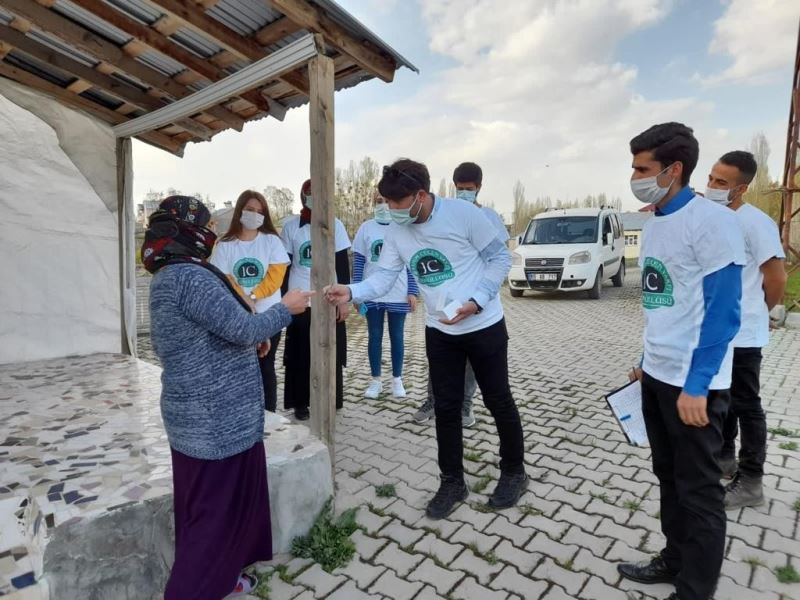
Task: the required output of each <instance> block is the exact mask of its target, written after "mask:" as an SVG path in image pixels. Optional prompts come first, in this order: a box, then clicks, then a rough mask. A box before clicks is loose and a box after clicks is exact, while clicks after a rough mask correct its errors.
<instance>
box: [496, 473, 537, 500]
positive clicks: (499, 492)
mask: <svg viewBox="0 0 800 600" xmlns="http://www.w3.org/2000/svg"><path fill="white" fill-rule="evenodd" d="M529 481H530V480H529V479H528V475H527V474H526V473H504V472H502V471H501V472H500V480H499V481H498V482H497V487H496V488H494V492H492V497H491V498H489V506H491V507H492V508H496V509H503V508H511V507H512V506H514V505H515V504H516V503H517V502H519V499H520V497H521V496H522V494H523V493H524V492H525V490H527V489H528V482H529Z"/></svg>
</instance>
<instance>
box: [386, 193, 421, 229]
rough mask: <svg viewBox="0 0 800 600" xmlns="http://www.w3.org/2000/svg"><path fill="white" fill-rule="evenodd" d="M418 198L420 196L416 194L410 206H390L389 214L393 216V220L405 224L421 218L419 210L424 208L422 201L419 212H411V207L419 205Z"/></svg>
mask: <svg viewBox="0 0 800 600" xmlns="http://www.w3.org/2000/svg"><path fill="white" fill-rule="evenodd" d="M418 200H419V196H414V201H413V202H412V203H411V206H409V207H408V208H390V209H389V214H390V215H391V216H392V221H394V222H395V223H397V224H398V225H403V226H406V225H411V224H412V223H414V222H415V221H416V220H417V219H418V218H419V212H420V211H421V210H422V203H420V205H419V208H418V209H417V214H415V215H412V214H411V209H412V208H414V207H415V206H416V205H417V201H418Z"/></svg>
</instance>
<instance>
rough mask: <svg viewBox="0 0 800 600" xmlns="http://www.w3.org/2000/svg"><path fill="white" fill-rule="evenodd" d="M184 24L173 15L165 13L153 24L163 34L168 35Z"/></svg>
mask: <svg viewBox="0 0 800 600" xmlns="http://www.w3.org/2000/svg"><path fill="white" fill-rule="evenodd" d="M182 26H183V23H181V22H180V20H179V19H176V18H175V17H173V16H171V15H164V16H163V17H161V18H160V19H159V20H158V21H156V22H155V23H153V25H152V27H153V29H155V30H156V31H158V32H159V33H160V34H161V35H166V36H167V37H169V36H171V35H172V34H174V33H175V32H176V31H178V29H180V28H181V27H182Z"/></svg>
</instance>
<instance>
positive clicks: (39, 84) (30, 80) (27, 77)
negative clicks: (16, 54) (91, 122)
mask: <svg viewBox="0 0 800 600" xmlns="http://www.w3.org/2000/svg"><path fill="white" fill-rule="evenodd" d="M0 75H2V76H4V77H7V78H8V79H12V80H14V81H16V82H17V83H21V84H22V85H26V86H28V87H30V88H33V89H35V90H37V91H40V92H42V93H44V94H47V95H48V96H51V97H53V98H55V99H56V100H58V101H59V102H61V103H62V104H66V105H67V106H71V107H72V108H75V109H78V110H82V111H85V112H87V113H89V114H90V115H93V116H95V117H97V118H98V119H100V120H102V121H105V122H107V123H112V124H115V125H117V124H119V123H124V122H125V121H128V118H127V117H125V115H122V114H120V113H118V112H115V111H113V110H110V109H108V108H106V107H104V106H100V105H99V104H96V103H94V102H92V101H91V100H87V99H86V98H83V97H82V96H78V95H77V94H73V93H72V92H69V91H67V90H65V89H64V88H62V87H59V86H57V85H56V84H54V83H50V82H49V81H47V80H45V79H41V78H40V77H37V76H36V75H34V74H32V73H29V72H28V71H24V70H22V69H17V68H16V67H12V66H11V65H9V64H6V63H0ZM139 137H140V138H141V139H142V140H143V141H146V142H149V143H150V144H153V145H155V146H159V147H160V148H163V149H164V150H169V151H170V152H172V153H173V154H177V155H178V156H182V155H183V144H181V143H178V142H176V141H175V140H173V139H172V138H170V137H169V136H166V135H163V134H161V133H158V132H157V131H150V132H148V133H146V134H143V135H141V136H139Z"/></svg>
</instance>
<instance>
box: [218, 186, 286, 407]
mask: <svg viewBox="0 0 800 600" xmlns="http://www.w3.org/2000/svg"><path fill="white" fill-rule="evenodd" d="M210 261H211V264H212V265H214V266H215V267H217V268H218V269H219V270H220V271H222V272H223V273H225V275H226V276H227V277H228V279H229V280H230V282H231V283H232V284H233V287H234V289H236V291H237V292H239V295H240V296H241V297H242V298H244V299H245V301H246V302H247V303H248V304H251V305H252V306H253V307H254V308H255V311H256V312H259V313H262V312H265V311H267V310H269V309H270V308H271V307H272V306H274V305H275V304H277V303H278V302H280V301H281V284H282V283H283V278H284V275H285V274H286V268H287V267H288V266H289V256H288V255H287V254H286V250H285V249H284V247H283V243H282V242H281V239H280V238H279V237H278V232H277V231H276V230H275V226H274V225H273V224H272V218H271V217H270V214H269V207H268V206H267V201H266V199H265V198H264V196H263V195H262V194H260V193H258V192H256V191H253V190H245V191H244V192H242V193H241V194H240V195H239V199H238V200H237V201H236V206H235V207H234V209H233V217H232V218H231V224H230V227H229V228H228V231H227V233H226V234H225V235H223V236H222V237H221V238H220V240H219V241H218V242H217V245H216V247H215V248H214V254H212V255H211V259H210ZM280 341H281V332H280V331H278V333H276V334H275V335H274V336H272V338H270V339H269V340H265V341H264V343H263V344H261V345H259V353H258V363H259V366H260V368H261V379H262V381H263V383H264V408H266V409H267V410H268V411H271V412H275V409H276V407H277V404H278V380H277V377H276V376H275V354H276V352H277V351H278V344H279V343H280Z"/></svg>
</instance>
